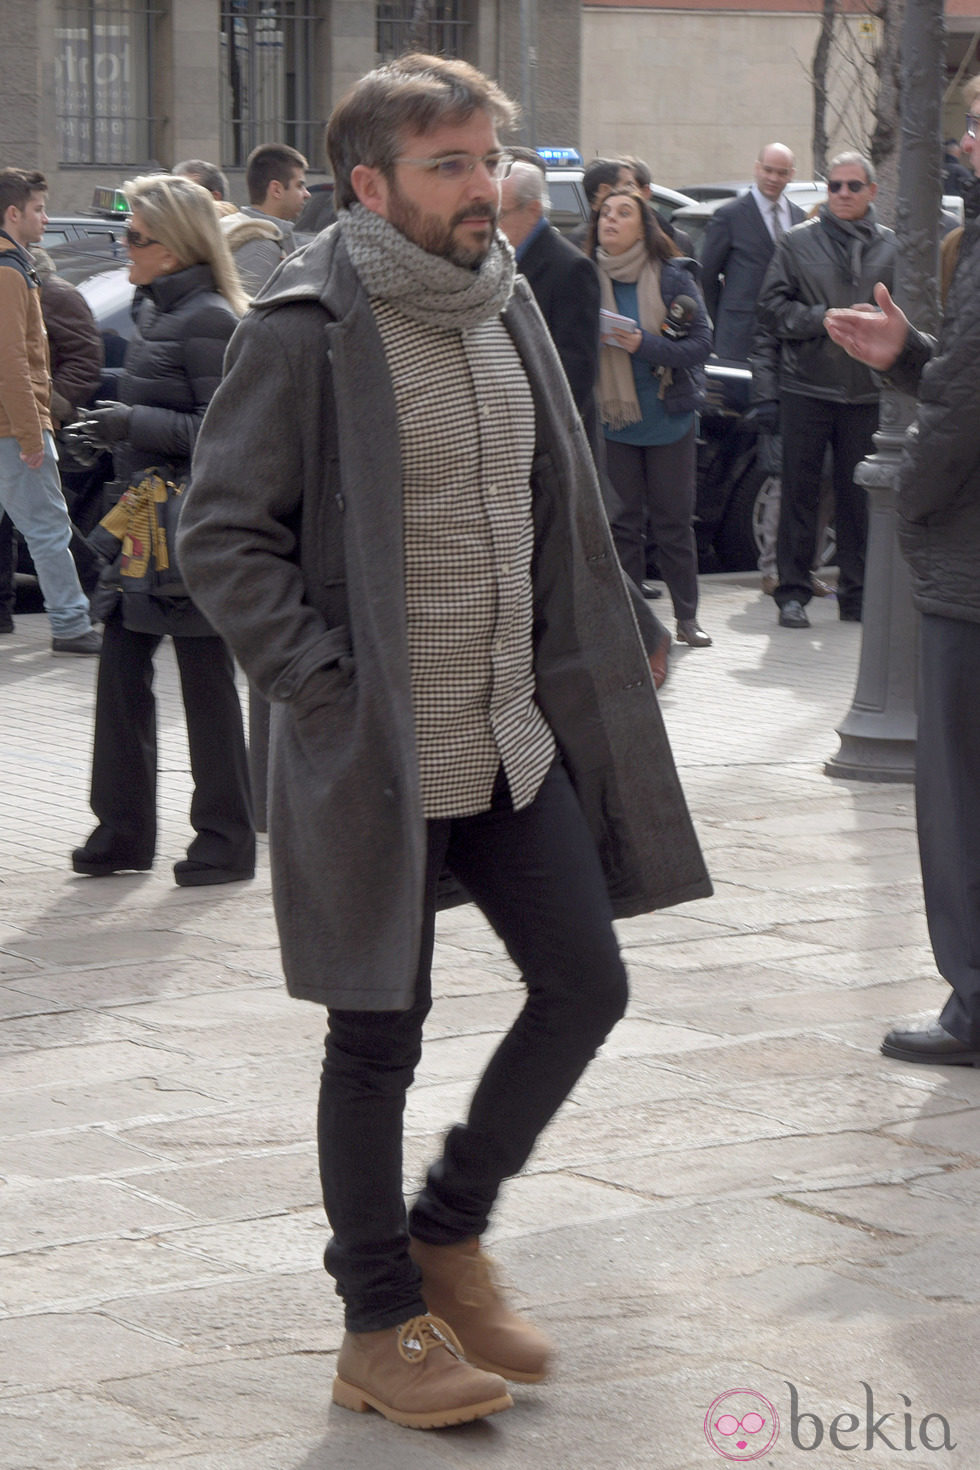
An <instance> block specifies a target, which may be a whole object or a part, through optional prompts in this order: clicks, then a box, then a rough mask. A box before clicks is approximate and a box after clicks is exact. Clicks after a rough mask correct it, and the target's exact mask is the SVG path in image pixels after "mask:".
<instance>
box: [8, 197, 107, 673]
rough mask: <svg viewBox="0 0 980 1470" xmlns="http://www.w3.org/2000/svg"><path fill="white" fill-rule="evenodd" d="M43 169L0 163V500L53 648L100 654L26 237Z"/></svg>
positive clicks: (33, 232) (37, 209)
mask: <svg viewBox="0 0 980 1470" xmlns="http://www.w3.org/2000/svg"><path fill="white" fill-rule="evenodd" d="M46 193H47V184H46V182H45V180H44V177H43V175H41V174H39V173H28V172H26V171H25V170H23V169H17V168H5V169H0V221H2V227H0V509H3V510H4V511H6V513H7V515H8V516H9V517H10V519H11V521H13V523H14V525H15V526H16V528H17V530H18V531H20V533H21V535H22V536H23V537H24V540H25V541H26V542H27V547H28V550H29V551H30V553H31V556H32V558H33V560H34V567H35V570H36V572H37V577H38V581H39V582H40V584H41V592H42V593H43V596H44V606H45V610H46V611H47V614H48V618H49V619H50V622H51V632H52V635H53V636H52V642H51V651H52V653H72V654H97V653H98V652H99V648H100V639H99V635H98V633H96V632H95V630H94V629H93V627H92V621H91V618H90V617H89V608H88V599H87V598H86V596H85V594H84V592H83V591H82V588H81V584H80V582H79V580H78V573H77V572H76V570H75V563H74V562H73V561H72V557H71V552H70V551H69V549H68V545H69V542H70V541H71V523H70V521H69V519H68V508H67V506H66V505H65V498H64V495H63V494H62V491H61V480H60V478H59V476H58V455H57V450H56V449H55V443H54V435H53V433H52V426H51V365H50V360H49V356H48V338H47V333H46V331H45V328H44V319H43V317H42V315H41V291H40V282H39V281H38V277H37V273H36V271H35V269H34V262H33V260H32V259H31V256H30V254H29V253H28V249H27V247H28V246H29V245H36V244H38V243H39V242H40V240H41V236H42V235H43V233H44V227H45V225H46V224H47V222H48V220H47V215H46V214H45V212H44V204H45V196H46Z"/></svg>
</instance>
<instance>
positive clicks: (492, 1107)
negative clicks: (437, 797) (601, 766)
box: [318, 763, 627, 1332]
mask: <svg viewBox="0 0 980 1470" xmlns="http://www.w3.org/2000/svg"><path fill="white" fill-rule="evenodd" d="M428 839H429V841H428V865H427V878H426V898H425V913H424V931H423V938H422V945H421V952H420V955H419V966H418V973H417V978H416V991H415V1003H414V1005H413V1006H412V1007H411V1009H410V1010H407V1011H381V1012H367V1011H331V1012H330V1015H329V1030H328V1033H327V1043H326V1057H325V1060H324V1065H323V1075H322V1080H321V1087H320V1110H319V1124H318V1138H319V1152H320V1175H321V1180H322V1184H323V1199H324V1205H325V1207H326V1211H327V1217H328V1219H329V1221H330V1225H331V1229H332V1232H333V1238H332V1240H331V1241H330V1243H329V1245H328V1246H327V1249H326V1253H325V1257H324V1259H325V1264H326V1267H327V1270H328V1271H329V1272H330V1273H331V1274H332V1275H333V1276H334V1277H335V1278H336V1289H337V1293H338V1295H340V1296H341V1297H342V1298H343V1300H344V1303H345V1307H346V1321H347V1326H348V1328H349V1330H351V1331H354V1332H368V1331H376V1330H380V1329H381V1328H383V1327H392V1326H395V1325H396V1324H398V1323H400V1322H404V1321H405V1320H406V1319H407V1318H409V1317H412V1316H414V1315H416V1314H418V1313H420V1312H424V1311H425V1304H424V1302H423V1300H422V1297H421V1295H420V1290H419V1274H418V1270H417V1269H416V1267H415V1266H414V1265H413V1263H412V1261H411V1260H410V1258H409V1256H408V1237H409V1232H410V1233H411V1234H412V1235H415V1236H417V1237H418V1238H419V1239H421V1240H426V1241H429V1242H430V1243H433V1244H449V1243H451V1242H453V1241H457V1240H464V1239H466V1238H467V1237H469V1236H472V1235H481V1234H482V1233H483V1231H484V1230H485V1229H486V1225H487V1220H488V1218H489V1215H490V1211H491V1209H492V1207H493V1204H494V1201H495V1199H496V1197H497V1192H498V1190H499V1188H500V1185H501V1183H502V1181H503V1180H504V1179H505V1178H507V1177H508V1176H510V1175H512V1174H516V1173H517V1172H518V1171H519V1170H520V1169H521V1168H522V1167H523V1166H524V1164H525V1162H526V1161H527V1158H528V1156H529V1154H530V1153H531V1150H532V1148H533V1147H534V1143H535V1140H536V1139H537V1137H538V1134H539V1133H540V1132H541V1130H542V1128H544V1126H545V1125H546V1124H547V1123H548V1122H549V1120H550V1119H551V1118H552V1117H553V1116H554V1114H555V1112H556V1111H557V1110H558V1108H559V1107H560V1106H561V1104H562V1102H563V1101H564V1100H565V1098H566V1097H567V1096H568V1094H569V1092H570V1091H571V1089H572V1088H573V1086H574V1085H575V1083H576V1081H577V1080H578V1078H579V1077H580V1076H581V1075H582V1072H583V1071H584V1070H585V1068H586V1066H587V1065H588V1063H589V1062H590V1061H591V1059H592V1057H593V1056H594V1055H595V1052H596V1050H597V1048H598V1047H599V1046H600V1045H601V1043H602V1041H603V1040H604V1038H605V1037H606V1036H607V1035H608V1033H609V1031H610V1030H611V1029H612V1027H613V1026H614V1025H615V1024H616V1022H617V1021H618V1020H619V1018H620V1017H621V1016H622V1014H623V1012H624V1010H625V1009H626V1001H627V982H626V972H625V969H624V967H623V963H622V960H621V959H620V956H619V947H618V944H617V941H616V936H615V933H614V931H613V925H612V913H611V910H610V905H609V899H608V896H607V892H606V885H605V880H604V878H603V874H602V869H601V866H600V863H599V858H598V854H597V852H596V847H595V843H594V841H593V839H592V835H591V832H590V831H589V829H588V827H587V825H586V822H585V819H584V817H583V815H582V811H581V808H580V806H579V803H578V799H577V797H576V796H575V793H574V791H573V789H572V786H571V783H570V781H569V780H568V777H567V775H566V774H565V771H564V769H563V767H561V766H560V765H559V764H557V763H556V764H555V765H554V766H553V767H552V769H551V771H550V772H549V774H548V776H547V777H546V778H545V781H544V783H543V785H542V787H541V790H540V791H539V793H538V795H537V797H536V798H535V800H534V801H533V802H532V803H531V805H530V806H528V807H525V808H524V809H523V810H521V811H519V812H515V811H514V810H513V809H512V807H511V804H510V798H509V794H508V792H507V786H506V782H505V781H504V780H503V778H502V777H501V778H499V779H498V782H497V788H496V790H495V792H494V802H493V806H492V809H491V810H490V811H488V812H484V813H481V814H480V815H479V816H474V817H462V818H457V819H455V820H453V821H433V822H430V823H429V827H428ZM444 866H445V867H448V868H449V869H450V871H451V872H453V873H454V874H455V875H456V876H457V878H458V879H459V880H460V882H461V883H463V884H464V885H465V887H466V889H467V890H468V892H469V893H470V895H471V896H472V898H473V900H474V901H475V902H476V903H477V904H478V906H479V907H480V908H481V909H482V910H483V912H484V914H485V915H486V916H487V918H488V919H489V921H490V923H491V924H492V926H493V928H494V929H495V930H496V932H497V933H498V934H499V935H500V937H501V938H502V939H503V941H504V943H505V944H506V946H507V951H508V953H509V954H510V956H511V958H512V959H513V961H514V963H515V964H516V965H517V966H518V968H519V969H520V971H521V973H522V978H523V982H524V985H525V987H526V990H527V998H526V1001H525V1004H524V1008H523V1010H522V1011H521V1013H520V1015H519V1016H518V1018H517V1020H516V1021H515V1023H514V1025H513V1027H512V1028H511V1030H510V1031H509V1033H508V1034H507V1035H506V1036H505V1037H504V1039H503V1041H502V1042H501V1043H500V1046H499V1047H498V1048H497V1050H496V1052H495V1053H494V1055H493V1057H492V1058H491V1060H490V1062H489V1064H488V1066H487V1069H486V1071H485V1072H484V1074H483V1076H482V1078H481V1079H480V1081H479V1083H478V1085H477V1088H476V1091H475V1093H474V1095H473V1098H472V1101H471V1103H470V1107H469V1113H468V1116H467V1119H466V1122H465V1123H462V1124H459V1125H457V1126H456V1127H454V1128H452V1129H451V1130H450V1133H449V1135H448V1137H447V1139H446V1142H445V1146H444V1151H443V1154H442V1157H441V1158H440V1159H439V1160H438V1162H437V1163H435V1164H434V1165H433V1166H432V1168H431V1169H430V1170H429V1173H428V1176H427V1179H426V1183H425V1186H424V1188H423V1190H422V1192H421V1194H420V1195H419V1198H418V1199H417V1200H416V1202H415V1204H414V1206H413V1207H412V1210H411V1214H410V1215H408V1216H406V1210H405V1202H404V1198H403V1183H402V1118H403V1113H404V1107H405V1094H406V1091H407V1089H408V1087H409V1085H410V1084H411V1082H412V1078H413V1076H414V1072H415V1067H416V1065H417V1063H418V1060H419V1057H420V1056H421V1050H422V1025H423V1022H424V1020H425V1018H426V1015H427V1014H428V1011H429V1007H430V1004H431V979H430V971H431V962H432V950H433V938H434V927H435V893H436V884H437V881H438V878H439V874H440V872H441V871H442V869H443V867H444Z"/></svg>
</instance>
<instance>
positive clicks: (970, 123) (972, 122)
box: [966, 112, 980, 138]
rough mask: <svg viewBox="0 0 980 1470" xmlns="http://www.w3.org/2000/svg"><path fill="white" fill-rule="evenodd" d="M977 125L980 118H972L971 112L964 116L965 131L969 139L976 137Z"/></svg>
mask: <svg viewBox="0 0 980 1470" xmlns="http://www.w3.org/2000/svg"><path fill="white" fill-rule="evenodd" d="M977 123H980V117H974V116H973V113H972V112H968V113H967V115H966V131H967V135H968V136H969V137H971V138H975V137H976V136H977Z"/></svg>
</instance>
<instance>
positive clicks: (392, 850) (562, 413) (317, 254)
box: [178, 228, 711, 1010]
mask: <svg viewBox="0 0 980 1470" xmlns="http://www.w3.org/2000/svg"><path fill="white" fill-rule="evenodd" d="M504 321H505V323H506V325H507V328H508V330H509V331H510V333H511V336H512V338H513V340H514V343H515V345H516V347H517V350H518V352H519V353H520V355H521V358H522V359H523V362H524V366H525V369H526V371H527V375H528V380H529V382H530V385H531V389H532V392H533V395H534V403H535V409H536V416H537V443H536V450H535V455H534V461H533V470H532V489H533V515H534V524H535V542H536V544H535V551H534V560H533V568H532V573H533V582H534V608H535V613H534V644H535V678H536V692H537V700H538V703H539V705H540V707H541V709H542V710H543V712H544V714H545V716H546V718H547V719H548V721H549V723H550V725H551V727H552V729H553V730H554V733H555V736H556V739H557V742H558V746H559V750H560V753H561V756H562V759H563V760H564V762H565V765H566V767H567V769H568V771H569V774H570V776H571V779H572V782H573V784H574V786H575V789H576V791H577V793H578V796H579V800H580V801H581V803H582V806H583V809H584V811H585V814H586V816H587V818H588V821H589V823H590V826H591V828H592V831H593V832H594V834H595V838H596V842H597V844H598V848H599V852H600V855H601V858H602V862H603V867H604V870H605V873H606V879H607V883H608V887H609V893H610V896H611V899H612V903H613V907H614V910H615V912H616V914H617V915H619V916H625V915H629V914H637V913H643V912H647V911H649V910H651V909H654V908H658V907H661V906H666V905H668V904H675V903H682V902H684V901H685V900H687V899H692V898H698V897H701V896H704V895H707V894H709V893H710V892H711V884H710V882H709V879H708V875H707V872H706V870H705V866H704V862H703V860H702V857H701V852H700V849H699V847H698V842H697V838H696V837H695V834H694V830H693V827H692V825H691V821H690V817H689V815H688V811H687V807H686V804H685V801H684V796H683V793H682V791H681V788H680V783H679V781H678V779H677V774H676V771H675V769H674V763H673V759H672V757H671V752H670V747H669V745H668V742H667V738H666V735H665V732H664V728H663V723H662V720H661V717H660V711H659V708H658V705H657V698H656V694H655V692H654V688H653V684H652V681H651V679H650V674H649V670H648V667H647V663H646V658H645V655H644V652H643V648H642V646H641V643H640V639H639V636H638V633H637V628H636V622H635V619H634V615H633V611H632V607H631V604H630V601H629V598H628V596H627V593H626V590H625V586H624V582H623V578H622V575H621V573H620V569H619V565H618V562H617V560H616V555H615V552H614V550H613V547H612V542H611V540H610V536H609V531H608V527H607V524H606V520H605V516H604V514H603V510H602V504H601V501H600V498H599V489H598V485H597V482H596V477H595V471H594V468H593V465H592V459H591V456H590V453H589V448H588V444H587V442H586V439H585V434H584V431H583V429H582V425H581V421H580V419H579V416H578V413H577V412H576V410H575V407H574V404H573V402H572V398H571V394H570V392H569V389H568V385H567V383H566V381H565V377H564V375H563V373H562V370H561V367H560V364H559V361H558V358H557V356H556V354H555V351H554V348H553V346H552V344H551V339H550V338H549V336H548V333H547V329H546V328H545V326H544V323H543V321H542V318H541V316H540V314H539V312H538V309H537V307H536V305H535V303H534V298H533V296H532V295H531V292H530V289H529V288H528V286H527V284H526V282H525V281H524V280H523V279H522V278H518V281H517V285H516V288H515V291H514V295H513V297H512V299H511V302H510V304H509V305H508V307H507V309H506V311H505V313H504ZM432 391H433V392H436V393H437V392H438V391H439V385H438V383H437V382H434V383H433V385H432ZM501 433H506V425H501ZM401 480H402V474H401V464H400V457H399V435H398V421H397V417H396V411H395V400H394V396H393V394H392V390H391V384H390V379H389V375H388V371H387V365H386V361H385V355H384V349H383V347H382V343H381V339H380V337H379V335H378V331H377V328H376V326H375V322H374V316H373V313H372V310H371V306H370V303H369V301H368V298H367V296H366V294H365V292H364V290H363V288H362V287H361V285H360V282H359V280H358V277H357V275H356V273H355V272H354V269H353V267H352V266H351V263H350V260H349V257H348V255H347V252H346V249H345V247H344V245H343V241H342V239H341V236H340V234H339V232H338V231H337V229H336V228H334V229H332V230H328V231H326V232H325V233H323V234H321V235H319V236H317V238H316V239H315V240H314V241H313V242H312V243H311V244H310V245H309V246H307V247H306V248H305V249H304V250H301V251H299V252H298V253H297V254H295V255H293V256H290V257H289V259H287V260H286V261H285V262H284V263H283V265H282V266H281V267H280V269H279V270H278V272H277V273H276V275H275V276H274V277H273V278H272V280H271V281H270V282H269V283H268V285H267V286H266V288H265V289H264V290H263V291H262V293H261V294H260V296H259V298H258V299H257V300H256V302H255V303H254V305H253V306H252V308H251V309H250V311H249V312H248V314H247V316H246V317H245V319H244V320H243V321H242V323H241V324H240V326H239V327H238V329H237V330H236V332H235V335H234V337H233V338H232V341H231V344H230V346H229V349H228V357H227V360H226V370H225V378H224V381H223V383H222V384H221V386H220V387H219V389H218V391H217V393H216V394H215V396H214V398H213V400H212V402H211V405H210V407H209V409H208V413H207V416H206V419H205V422H204V426H203V428H202V430H201V433H200V435H199V437H198V441H197V448H196V452H195V456H194V466H193V473H192V478H191V485H190V488H189V490H188V491H187V493H186V495H185V501H184V507H183V510H182V513H181V532H180V536H179V540H178V552H179V558H180V563H181V566H182V569H183V572H184V576H185V578H186V581H187V584H188V586H189V588H190V590H191V592H192V594H193V597H194V600H195V601H196V602H198V603H199V605H200V606H201V607H202V608H203V610H204V612H205V613H206V614H207V616H208V618H209V619H210V620H211V621H212V622H213V624H214V626H215V627H216V628H217V629H219V631H220V632H221V633H222V634H223V635H224V637H225V638H226V639H227V640H228V642H229V643H230V645H231V647H232V648H233V650H234V652H235V655H236V657H237V658H238V659H239V661H240V662H241V664H242V666H243V668H244V669H245V670H246V672H247V673H248V676H249V678H250V679H251V680H252V681H253V682H254V684H255V685H256V686H257V687H258V689H259V690H260V692H261V693H262V694H263V695H264V696H265V697H266V698H267V699H268V700H269V701H270V702H271V704H272V720H271V735H270V751H269V801H268V808H269V842H270V853H271V862H272V880H273V895H274V901H275V907H276V918H277V922H278V926H279V935H280V941H281V945H282V957H283V967H284V971H285V975H286V982H287V985H288V988H289V991H290V993H291V994H293V995H296V996H301V997H303V998H305V999H308V1000H314V1001H321V1002H323V1003H325V1004H326V1005H328V1006H332V1007H335V1008H340V1009H353V1010H401V1009H404V1008H406V1007H407V1006H409V1005H410V1004H411V1002H412V998H413V997H412V990H413V986H414V979H415V973H416V969H417V964H418V954H419V943H420V933H421V922H422V907H423V904H422V887H423V878H424V872H425V853H426V827H425V819H424V817H423V815H422V809H421V802H420V797H419V789H418V774H417V757H416V750H415V729H414V721H413V712H412V690H411V680H410V673H409V657H408V641H407V633H406V624H405V598H404V581H403V571H402V508H401Z"/></svg>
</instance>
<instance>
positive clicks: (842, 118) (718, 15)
mask: <svg viewBox="0 0 980 1470" xmlns="http://www.w3.org/2000/svg"><path fill="white" fill-rule="evenodd" d="M823 8H824V7H823V0H670V3H669V4H661V5H652V4H650V3H649V0H586V3H585V4H584V6H583V24H582V51H583V68H582V111H581V128H582V150H583V152H584V154H585V156H586V157H587V158H588V157H592V156H600V157H602V156H610V155H612V156H613V157H615V156H617V155H619V154H621V153H634V154H637V155H639V156H640V157H641V158H644V159H646V160H647V161H648V162H649V163H650V165H651V167H652V168H653V171H654V176H655V178H656V180H657V182H658V183H661V184H668V185H670V186H671V187H673V188H677V189H683V188H684V187H685V186H686V185H693V184H703V183H713V182H722V181H725V180H741V179H746V178H748V177H750V174H751V166H752V162H753V160H754V159H755V157H756V155H757V153H758V150H759V148H760V146H762V145H763V144H765V143H768V142H773V141H779V142H781V143H785V144H787V145H788V147H790V148H792V150H793V152H794V153H795V154H796V159H797V177H798V178H801V179H804V178H810V177H812V172H813V149H812V139H813V109H814V103H813V98H814V89H813V80H812V77H813V59H814V52H815V49H816V45H817V39H818V35H819V32H820V24H821V14H822V11H823ZM836 8H837V11H838V15H837V18H836V22H835V39H834V42H833V44H832V47H831V52H830V56H829V60H828V66H827V92H828V107H827V131H828V144H829V146H828V156H833V154H834V153H835V152H839V151H841V150H843V149H845V148H854V147H860V148H866V147H867V143H868V137H869V133H870V118H871V100H872V95H873V93H872V88H873V86H874V74H873V57H874V54H875V51H876V49H877V47H878V45H879V44H880V39H881V35H880V22H879V21H878V20H877V19H876V18H875V16H874V15H873V13H872V9H873V7H872V6H871V4H870V3H865V0H837V7H836ZM978 31H980V4H978V0H947V3H946V32H947V38H946V91H945V96H944V115H943V130H944V134H945V136H948V137H954V138H959V137H960V136H961V134H962V132H963V115H962V114H963V108H962V102H961V97H960V88H959V83H960V82H961V81H962V80H964V79H965V77H966V76H967V75H969V74H971V73H972V72H975V71H977V70H978V69H980V58H978V47H977V41H978Z"/></svg>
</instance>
